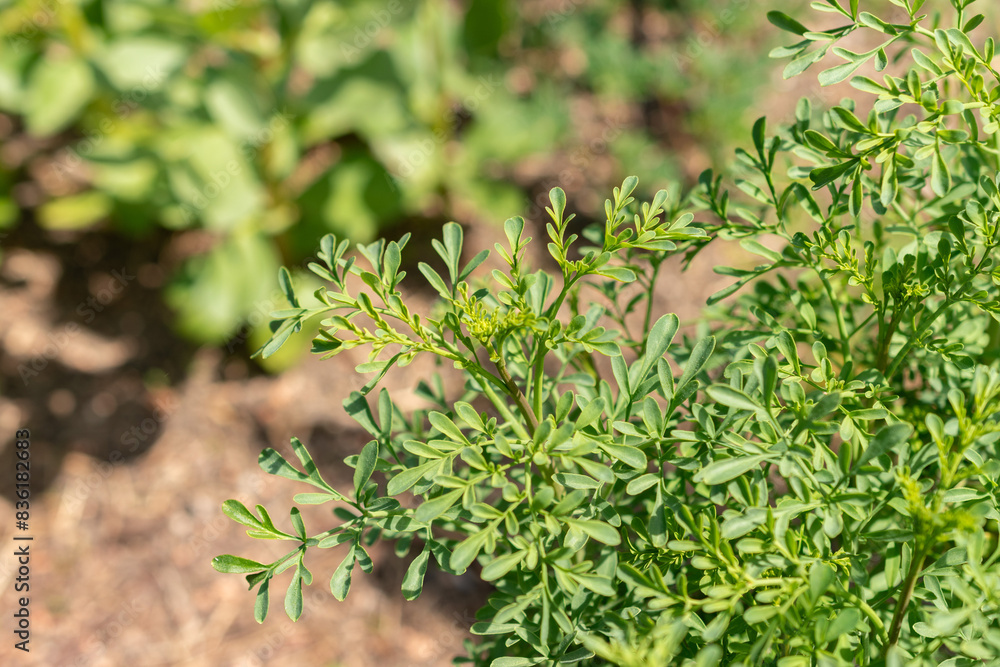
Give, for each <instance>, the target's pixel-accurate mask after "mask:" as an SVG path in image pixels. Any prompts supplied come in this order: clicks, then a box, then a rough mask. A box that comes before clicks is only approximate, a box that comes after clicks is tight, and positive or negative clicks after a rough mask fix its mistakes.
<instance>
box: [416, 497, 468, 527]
mask: <svg viewBox="0 0 1000 667" xmlns="http://www.w3.org/2000/svg"><path fill="white" fill-rule="evenodd" d="M464 491H465V489H464V488H461V489H455V490H454V491H449V492H448V493H445V494H442V495H440V496H437V497H435V498H431V499H430V500H425V501H424V502H423V503H421V505H420V507H418V508H417V511H416V513H415V514H414V517H413V518H415V519H416V520H417V521H420V522H421V523H428V522H430V521H433V520H434V519H436V518H438V517H439V516H441V515H442V514H444V513H445V512H447V511H448V509H449V508H450V507H451V506H452V505H454V504H455V503H457V502H458V499H459V498H461V497H462V493H463V492H464Z"/></svg>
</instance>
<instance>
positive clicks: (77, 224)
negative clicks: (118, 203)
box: [35, 190, 114, 231]
mask: <svg viewBox="0 0 1000 667" xmlns="http://www.w3.org/2000/svg"><path fill="white" fill-rule="evenodd" d="M113 209H114V202H113V201H112V200H111V197H109V196H108V195H107V194H105V193H104V192H100V191H98V190H90V191H88V192H83V193H81V194H78V195H72V196H69V197H59V198H58V199H53V200H52V201H49V202H46V203H44V204H42V205H41V206H39V207H38V209H37V211H36V213H35V217H36V219H37V220H38V224H40V225H41V226H42V227H44V228H45V229H50V230H53V231H63V230H65V231H70V230H77V229H85V228H87V227H90V226H91V225H94V224H97V223H98V222H100V221H101V220H104V219H105V218H107V217H108V216H109V215H110V214H111V212H112V210H113Z"/></svg>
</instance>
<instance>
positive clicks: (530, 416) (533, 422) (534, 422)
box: [489, 343, 538, 436]
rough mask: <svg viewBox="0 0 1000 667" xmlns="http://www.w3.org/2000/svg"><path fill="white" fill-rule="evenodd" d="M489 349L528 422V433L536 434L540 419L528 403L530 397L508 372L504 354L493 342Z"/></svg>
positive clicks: (510, 392) (515, 402) (508, 388)
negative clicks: (527, 396) (498, 350)
mask: <svg viewBox="0 0 1000 667" xmlns="http://www.w3.org/2000/svg"><path fill="white" fill-rule="evenodd" d="M489 351H490V357H491V358H494V359H495V360H494V362H493V364H494V365H495V366H496V369H497V372H498V373H499V374H500V378H501V379H502V380H503V382H504V385H505V391H506V392H507V395H508V396H510V397H511V398H512V399H514V404H515V405H517V409H518V411H519V412H520V413H521V416H522V417H523V418H524V420H525V421H526V422H527V423H528V434H529V435H531V436H534V435H535V430H536V429H537V428H538V419H536V418H535V413H534V412H532V411H531V406H529V405H528V399H527V398H525V396H524V393H523V392H522V391H521V388H520V387H518V386H517V383H516V382H514V378H512V377H511V375H510V373H508V372H507V364H506V363H504V360H503V355H502V354H501V353H499V352H497V351H496V349H495V348H494V347H493V344H492V343H491V344H490V347H489Z"/></svg>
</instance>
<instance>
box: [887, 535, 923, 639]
mask: <svg viewBox="0 0 1000 667" xmlns="http://www.w3.org/2000/svg"><path fill="white" fill-rule="evenodd" d="M925 557H926V555H925V554H924V551H923V549H920V557H919V558H914V559H913V560H912V561H911V562H910V570H909V572H907V573H906V580H905V581H904V582H903V590H902V592H901V593H900V596H899V601H898V602H897V603H896V611H895V613H894V614H893V615H892V625H891V626H890V627H889V639H888V643H887V644H886V650H888V649H889V647H890V646H894V645H895V644H896V642H897V641H898V640H899V631H900V628H902V626H903V616H905V615H906V608H907V607H908V606H910V597H912V595H913V588H914V586H916V584H917V576H918V575H919V574H920V571H921V570H923V569H924V558H925Z"/></svg>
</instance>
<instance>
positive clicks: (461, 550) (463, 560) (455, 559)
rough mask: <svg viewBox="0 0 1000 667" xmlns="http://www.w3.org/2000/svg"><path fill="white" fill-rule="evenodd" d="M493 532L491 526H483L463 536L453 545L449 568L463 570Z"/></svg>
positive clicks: (474, 558)
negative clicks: (462, 538) (465, 536)
mask: <svg viewBox="0 0 1000 667" xmlns="http://www.w3.org/2000/svg"><path fill="white" fill-rule="evenodd" d="M492 532H493V528H492V527H489V526H488V527H486V528H483V529H482V530H480V531H477V532H475V533H473V534H472V535H470V536H469V537H467V538H465V539H464V540H462V541H461V542H459V543H458V545H457V546H456V547H455V550H454V551H452V552H451V568H452V569H453V570H456V571H459V572H461V571H464V570H465V569H466V568H467V567H469V565H471V564H472V561H474V560H476V556H478V555H479V552H480V551H481V550H482V548H483V547H484V546H486V542H487V540H488V539H489V537H490V533H492Z"/></svg>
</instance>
